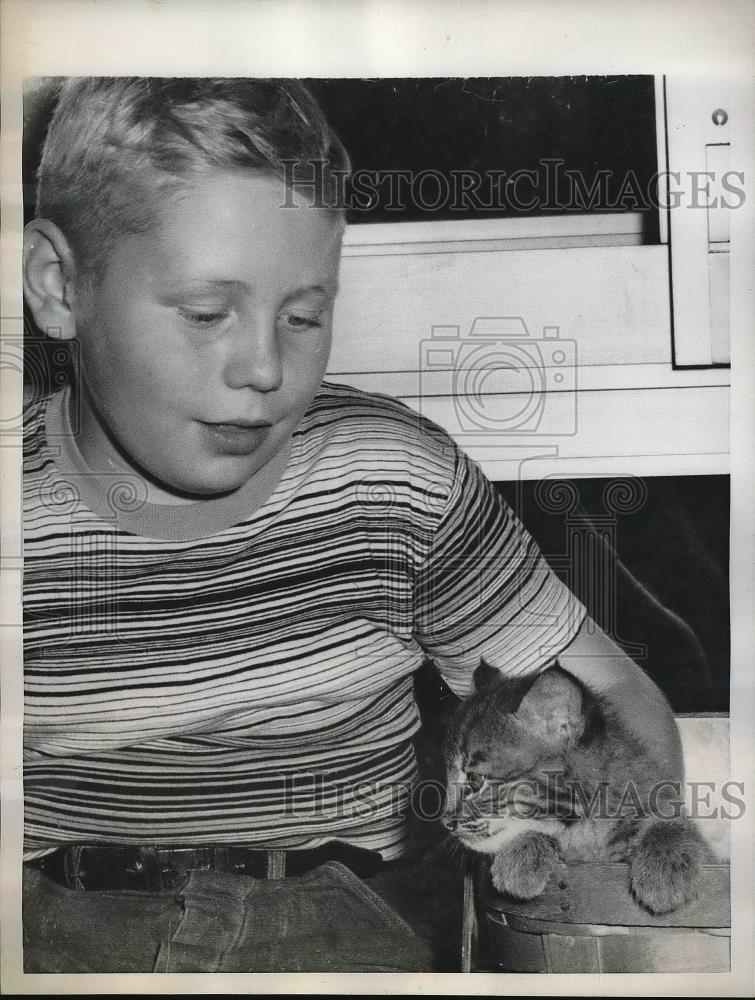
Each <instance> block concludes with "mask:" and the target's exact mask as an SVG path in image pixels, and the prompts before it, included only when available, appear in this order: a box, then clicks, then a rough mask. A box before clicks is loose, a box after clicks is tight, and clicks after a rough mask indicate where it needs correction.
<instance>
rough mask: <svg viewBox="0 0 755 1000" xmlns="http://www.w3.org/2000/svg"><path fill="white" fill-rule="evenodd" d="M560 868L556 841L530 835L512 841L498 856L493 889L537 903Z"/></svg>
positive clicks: (522, 835) (521, 835) (493, 872)
mask: <svg viewBox="0 0 755 1000" xmlns="http://www.w3.org/2000/svg"><path fill="white" fill-rule="evenodd" d="M557 864H558V853H557V851H556V844H555V841H554V840H553V838H552V837H548V836H546V835H545V834H543V833H535V832H532V831H528V832H527V833H521V834H519V836H518V837H515V838H514V839H513V840H511V841H509V842H508V843H507V844H506V845H505V846H504V847H503V848H501V850H500V851H499V852H498V853H497V854H496V855H495V856H494V858H493V864H492V865H491V868H490V874H491V877H492V879H493V885H494V886H495V887H496V889H497V890H498V891H499V892H505V893H507V894H508V895H509V896H514V897H515V898H516V899H534V898H535V896H539V895H540V893H541V892H542V891H543V889H545V886H546V885H547V884H548V879H549V878H550V877H551V875H552V874H553V872H554V871H555V869H556V865H557Z"/></svg>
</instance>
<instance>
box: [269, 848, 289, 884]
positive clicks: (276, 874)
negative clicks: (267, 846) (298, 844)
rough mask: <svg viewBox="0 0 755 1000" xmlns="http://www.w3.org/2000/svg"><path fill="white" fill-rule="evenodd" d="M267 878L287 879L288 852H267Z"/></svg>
mask: <svg viewBox="0 0 755 1000" xmlns="http://www.w3.org/2000/svg"><path fill="white" fill-rule="evenodd" d="M265 862H266V864H265V869H266V870H265V878H285V877H286V852H285V851H265Z"/></svg>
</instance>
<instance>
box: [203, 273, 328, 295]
mask: <svg viewBox="0 0 755 1000" xmlns="http://www.w3.org/2000/svg"><path fill="white" fill-rule="evenodd" d="M187 285H210V286H211V287H213V288H224V289H230V290H232V291H239V292H245V293H246V294H248V295H251V294H252V292H253V289H252V286H251V285H250V284H249V283H248V282H246V281H240V280H239V279H236V278H204V279H203V278H197V279H196V280H194V281H189V282H187ZM307 292H320V293H321V294H323V295H330V296H334V297H335V296H336V295H337V294H338V283H337V282H333V283H330V282H326V283H325V284H320V283H317V284H314V285H302V286H301V288H296V289H294V291H293V292H292V293H291V294H290V295H288V296H287V298H289V299H293V298H295V297H296V296H297V295H304V294H306V293H307Z"/></svg>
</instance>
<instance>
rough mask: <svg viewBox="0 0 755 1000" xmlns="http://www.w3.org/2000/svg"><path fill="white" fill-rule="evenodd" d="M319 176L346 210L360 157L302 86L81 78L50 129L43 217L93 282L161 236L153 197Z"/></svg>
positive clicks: (43, 166) (42, 172) (42, 181)
mask: <svg viewBox="0 0 755 1000" xmlns="http://www.w3.org/2000/svg"><path fill="white" fill-rule="evenodd" d="M315 168H316V169H317V170H318V171H319V173H318V174H317V176H318V177H319V181H320V183H321V184H322V185H324V188H323V190H327V192H329V198H330V200H329V201H328V202H327V205H328V206H329V207H332V208H334V209H336V210H338V209H339V205H338V204H337V199H334V197H333V194H334V192H335V191H336V188H337V185H338V184H339V183H340V184H341V185H342V183H343V179H344V178H345V176H346V174H347V173H348V171H349V159H348V155H347V153H346V151H345V149H344V148H343V146H342V145H341V143H340V141H339V140H338V138H337V137H336V136H335V134H334V133H333V131H332V130H331V128H330V126H329V125H328V123H327V121H326V120H325V117H324V115H323V113H322V111H321V110H320V108H319V106H318V104H317V102H316V101H315V99H314V98H313V97H312V95H311V94H310V93H309V91H308V90H307V89H306V88H305V87H304V86H303V85H302V84H300V83H298V82H297V81H295V80H255V79H247V78H156V77H81V78H70V79H68V80H66V81H65V82H64V83H63V85H62V87H61V89H60V94H59V99H58V103H57V106H56V109H55V113H54V115H53V117H52V120H51V123H50V126H49V129H48V132H47V138H46V141H45V145H44V150H43V154H42V160H41V163H40V167H39V171H38V188H37V208H36V211H37V216H38V217H39V218H46V219H50V220H51V221H52V222H54V223H55V224H56V225H57V226H58V227H59V228H60V229H61V230H62V231H63V233H64V234H65V236H66V238H67V239H68V241H69V244H70V245H71V248H72V250H73V253H74V256H75V258H76V262H77V266H78V268H79V269H80V271H81V273H82V274H83V275H84V276H87V277H92V276H94V275H96V274H97V273H99V271H100V269H101V268H102V267H103V266H104V264H105V263H106V260H107V256H108V253H109V251H110V250H111V248H112V247H113V245H114V243H115V242H116V241H117V240H118V239H119V237H121V236H122V235H124V234H126V233H135V232H141V231H144V230H147V229H149V227H150V225H151V224H152V223H153V221H154V217H155V199H154V198H151V197H149V194H150V193H154V194H157V195H158V196H159V195H160V193H161V192H167V191H169V190H170V189H171V188H173V187H176V186H177V185H181V184H182V183H183V184H185V183H186V182H187V181H190V180H191V178H196V177H199V176H201V175H202V174H203V173H205V174H206V173H207V172H209V171H217V170H253V171H262V172H265V173H269V174H274V175H276V176H279V177H282V178H284V180H285V181H286V183H287V184H289V186H295V184H296V183H297V181H299V182H301V183H310V185H311V177H312V170H313V169H315ZM307 178H310V180H309V181H308V180H307ZM339 190H342V187H341V188H339Z"/></svg>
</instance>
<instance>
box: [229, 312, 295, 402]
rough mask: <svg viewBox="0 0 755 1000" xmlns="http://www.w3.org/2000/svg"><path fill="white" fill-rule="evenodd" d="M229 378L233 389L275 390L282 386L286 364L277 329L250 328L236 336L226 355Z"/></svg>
mask: <svg viewBox="0 0 755 1000" xmlns="http://www.w3.org/2000/svg"><path fill="white" fill-rule="evenodd" d="M225 381H226V384H227V385H228V386H230V388H232V389H243V388H246V387H250V388H253V389H257V390H258V391H259V392H272V391H274V390H275V389H279V388H280V386H281V384H282V382H283V364H282V361H281V356H280V350H279V347H278V341H277V337H276V333H275V329H274V328H273V329H271V330H267V329H259V328H258V329H255V330H248V329H247V330H245V331H244V332H243V333H240V334H239V335H238V336H237V337H236V338H235V340H234V342H233V345H232V349H231V350H230V351H229V353H228V356H227V358H226V364H225Z"/></svg>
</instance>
